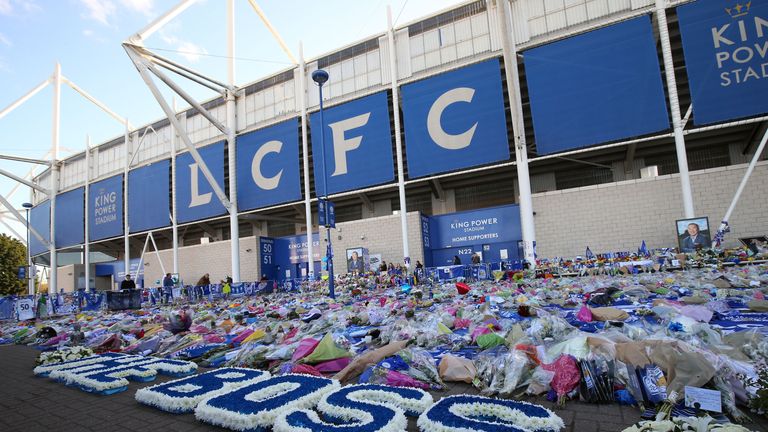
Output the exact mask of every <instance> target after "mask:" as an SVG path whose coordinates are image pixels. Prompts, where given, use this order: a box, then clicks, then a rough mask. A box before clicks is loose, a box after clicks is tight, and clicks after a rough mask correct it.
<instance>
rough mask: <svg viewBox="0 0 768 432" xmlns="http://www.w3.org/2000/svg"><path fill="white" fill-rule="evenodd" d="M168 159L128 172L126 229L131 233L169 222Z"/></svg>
mask: <svg viewBox="0 0 768 432" xmlns="http://www.w3.org/2000/svg"><path fill="white" fill-rule="evenodd" d="M170 173H171V161H170V160H169V159H165V160H161V161H159V162H155V163H153V164H151V165H147V166H145V167H141V168H137V169H135V170H132V171H130V172H129V173H128V230H129V232H131V233H136V232H141V231H146V230H150V229H155V228H162V227H166V226H168V225H170V224H171V198H170V194H171V190H170V175H171V174H170Z"/></svg>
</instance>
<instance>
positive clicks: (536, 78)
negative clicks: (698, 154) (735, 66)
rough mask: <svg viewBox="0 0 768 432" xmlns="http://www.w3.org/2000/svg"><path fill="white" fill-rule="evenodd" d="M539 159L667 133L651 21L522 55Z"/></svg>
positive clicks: (597, 32) (646, 18)
mask: <svg viewBox="0 0 768 432" xmlns="http://www.w3.org/2000/svg"><path fill="white" fill-rule="evenodd" d="M523 58H524V61H525V76H526V80H527V82H528V94H529V97H530V101H531V113H532V115H533V131H534V134H535V137H536V152H537V153H538V154H550V153H557V152H561V151H565V150H569V149H574V148H580V147H588V146H591V145H596V144H600V143H605V142H609V141H615V140H619V139H624V138H630V137H636V136H641V135H645V134H649V133H653V132H658V131H661V130H666V129H668V128H669V115H668V114H667V103H666V97H665V95H664V87H663V84H662V81H661V69H660V67H659V57H658V54H657V52H656V41H655V39H654V37H653V31H652V27H651V18H650V17H649V16H641V17H639V18H635V19H632V20H628V21H624V22H621V23H618V24H614V25H612V26H608V27H604V28H600V29H597V30H593V31H591V32H588V33H584V34H581V35H578V36H574V37H571V38H568V39H564V40H561V41H558V42H553V43H551V44H547V45H544V46H541V47H538V48H533V49H530V50H527V51H525V52H524V53H523Z"/></svg>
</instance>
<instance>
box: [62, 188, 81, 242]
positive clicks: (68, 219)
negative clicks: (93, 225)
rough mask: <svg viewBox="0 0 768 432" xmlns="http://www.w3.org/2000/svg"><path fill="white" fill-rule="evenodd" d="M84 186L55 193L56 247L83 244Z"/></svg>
mask: <svg viewBox="0 0 768 432" xmlns="http://www.w3.org/2000/svg"><path fill="white" fill-rule="evenodd" d="M84 199H85V188H82V187H80V188H77V189H74V190H71V191H68V192H64V193H62V194H59V195H56V215H55V218H56V220H55V221H54V223H55V224H56V249H61V248H65V247H69V246H75V245H79V244H83V243H84V240H85V201H84Z"/></svg>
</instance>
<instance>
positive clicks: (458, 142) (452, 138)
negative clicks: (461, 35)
mask: <svg viewBox="0 0 768 432" xmlns="http://www.w3.org/2000/svg"><path fill="white" fill-rule="evenodd" d="M402 92H403V117H404V122H405V144H406V150H407V155H408V176H409V177H410V178H414V177H421V176H425V175H429V174H434V173H440V172H446V171H452V170H456V169H460V168H467V167H472V166H477V165H483V164H487V163H491V162H496V161H500V160H506V159H509V141H508V139H507V122H506V116H505V114H504V95H503V93H502V87H501V70H500V68H499V61H498V60H497V59H493V60H488V61H485V62H482V63H478V64H474V65H471V66H467V67H464V68H461V69H458V70H455V71H452V72H446V73H444V74H441V75H438V76H436V77H433V78H428V79H425V80H423V81H418V82H415V83H413V84H408V85H405V86H403V89H402Z"/></svg>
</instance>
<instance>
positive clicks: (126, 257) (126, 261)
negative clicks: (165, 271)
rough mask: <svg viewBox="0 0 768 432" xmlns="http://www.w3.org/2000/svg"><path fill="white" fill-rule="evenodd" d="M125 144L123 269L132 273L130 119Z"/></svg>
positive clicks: (126, 122) (126, 123)
mask: <svg viewBox="0 0 768 432" xmlns="http://www.w3.org/2000/svg"><path fill="white" fill-rule="evenodd" d="M124 145H125V168H124V170H123V200H124V203H125V205H123V212H124V214H125V217H124V218H123V269H124V271H125V273H124V274H130V273H131V249H130V241H131V240H130V238H129V237H128V233H129V229H128V228H129V226H128V207H129V205H128V204H129V201H128V171H129V170H130V168H131V132H130V130H129V129H128V120H126V121H125V135H124Z"/></svg>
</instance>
